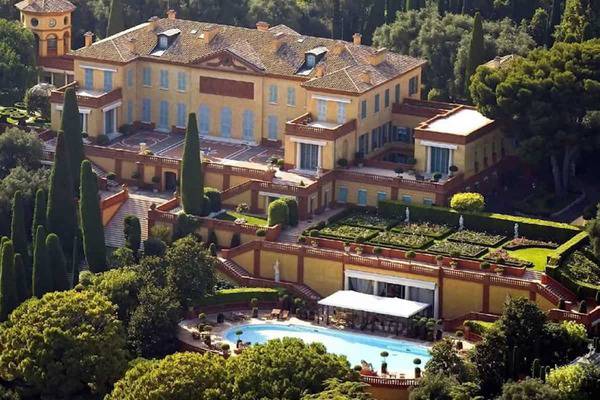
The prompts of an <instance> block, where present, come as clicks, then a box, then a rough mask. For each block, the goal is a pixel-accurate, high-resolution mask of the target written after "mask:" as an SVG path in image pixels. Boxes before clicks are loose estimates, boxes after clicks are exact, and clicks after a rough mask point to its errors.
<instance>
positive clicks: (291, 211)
mask: <svg viewBox="0 0 600 400" xmlns="http://www.w3.org/2000/svg"><path fill="white" fill-rule="evenodd" d="M283 201H285V203H286V204H287V207H288V224H289V225H290V226H298V220H299V217H298V202H297V201H296V199H294V198H291V197H284V198H283Z"/></svg>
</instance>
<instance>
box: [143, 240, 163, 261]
mask: <svg viewBox="0 0 600 400" xmlns="http://www.w3.org/2000/svg"><path fill="white" fill-rule="evenodd" d="M166 252H167V245H166V244H165V242H163V241H162V240H160V239H158V238H155V237H151V238H148V239H147V240H144V255H146V256H156V257H162V256H164V255H165V253H166Z"/></svg>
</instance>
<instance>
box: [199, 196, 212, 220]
mask: <svg viewBox="0 0 600 400" xmlns="http://www.w3.org/2000/svg"><path fill="white" fill-rule="evenodd" d="M208 214H210V199H209V198H208V196H207V195H202V210H200V216H201V217H206V216H207V215H208Z"/></svg>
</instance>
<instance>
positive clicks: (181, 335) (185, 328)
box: [177, 310, 473, 379]
mask: <svg viewBox="0 0 600 400" xmlns="http://www.w3.org/2000/svg"><path fill="white" fill-rule="evenodd" d="M224 314H225V315H226V319H225V322H223V323H222V324H216V323H215V321H216V314H208V315H207V319H206V321H207V322H208V323H210V324H211V325H213V329H212V331H211V338H212V344H213V345H214V346H215V347H216V348H219V347H220V345H221V344H223V343H227V344H229V345H230V347H231V349H232V350H233V349H235V343H233V342H230V341H228V340H226V339H224V337H223V336H224V334H225V332H227V331H228V330H229V329H231V328H235V327H236V326H242V325H259V324H272V325H290V324H293V325H300V326H312V327H320V328H328V329H334V330H344V331H348V332H349V333H356V334H360V335H365V336H374V337H379V338H385V339H394V340H402V341H406V342H410V343H414V344H416V345H419V346H423V347H427V348H431V346H432V343H431V342H427V341H423V340H418V339H414V338H408V337H404V336H401V337H398V336H394V335H389V334H383V333H377V332H373V333H371V332H368V333H365V332H364V331H360V330H357V329H350V328H344V329H342V328H337V327H335V326H333V325H319V324H315V323H314V322H312V321H306V320H302V319H298V318H296V317H293V316H292V317H291V318H289V319H287V320H273V319H270V313H269V312H267V311H265V312H261V313H260V314H259V318H248V319H245V320H241V321H232V320H231V319H230V318H227V317H228V316H230V315H233V314H244V315H248V314H247V310H243V311H239V312H235V311H234V312H233V314H232V312H230V311H228V312H224ZM198 322H199V320H198V319H197V318H195V319H186V320H183V321H181V322H180V323H179V326H178V330H177V339H178V340H179V341H180V342H182V343H184V344H185V345H187V346H189V347H195V348H198V349H199V350H200V351H203V350H208V349H207V348H206V347H205V346H204V345H203V343H202V341H200V340H194V339H193V338H192V332H193V331H195V330H196V326H197V325H198ZM444 336H449V337H454V336H453V335H448V334H445V335H444ZM463 346H464V351H466V350H468V349H470V348H471V347H473V345H472V344H471V343H469V342H467V341H466V340H464V339H463ZM232 355H235V354H233V352H232ZM367 361H368V362H370V363H372V364H373V365H374V366H377V365H378V364H377V363H378V362H379V360H367ZM423 367H424V366H423V365H421V369H422V368H423ZM395 373H401V374H404V376H405V378H406V379H412V378H414V370H411V371H392V374H391V376H394V375H395Z"/></svg>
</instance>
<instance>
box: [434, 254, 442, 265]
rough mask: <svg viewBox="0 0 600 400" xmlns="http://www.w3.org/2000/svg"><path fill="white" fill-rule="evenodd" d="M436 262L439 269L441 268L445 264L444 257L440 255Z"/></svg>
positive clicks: (436, 257)
mask: <svg viewBox="0 0 600 400" xmlns="http://www.w3.org/2000/svg"><path fill="white" fill-rule="evenodd" d="M435 262H436V264H437V266H438V267H441V266H442V265H443V264H444V256H443V255H441V254H438V255H437V256H435Z"/></svg>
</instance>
